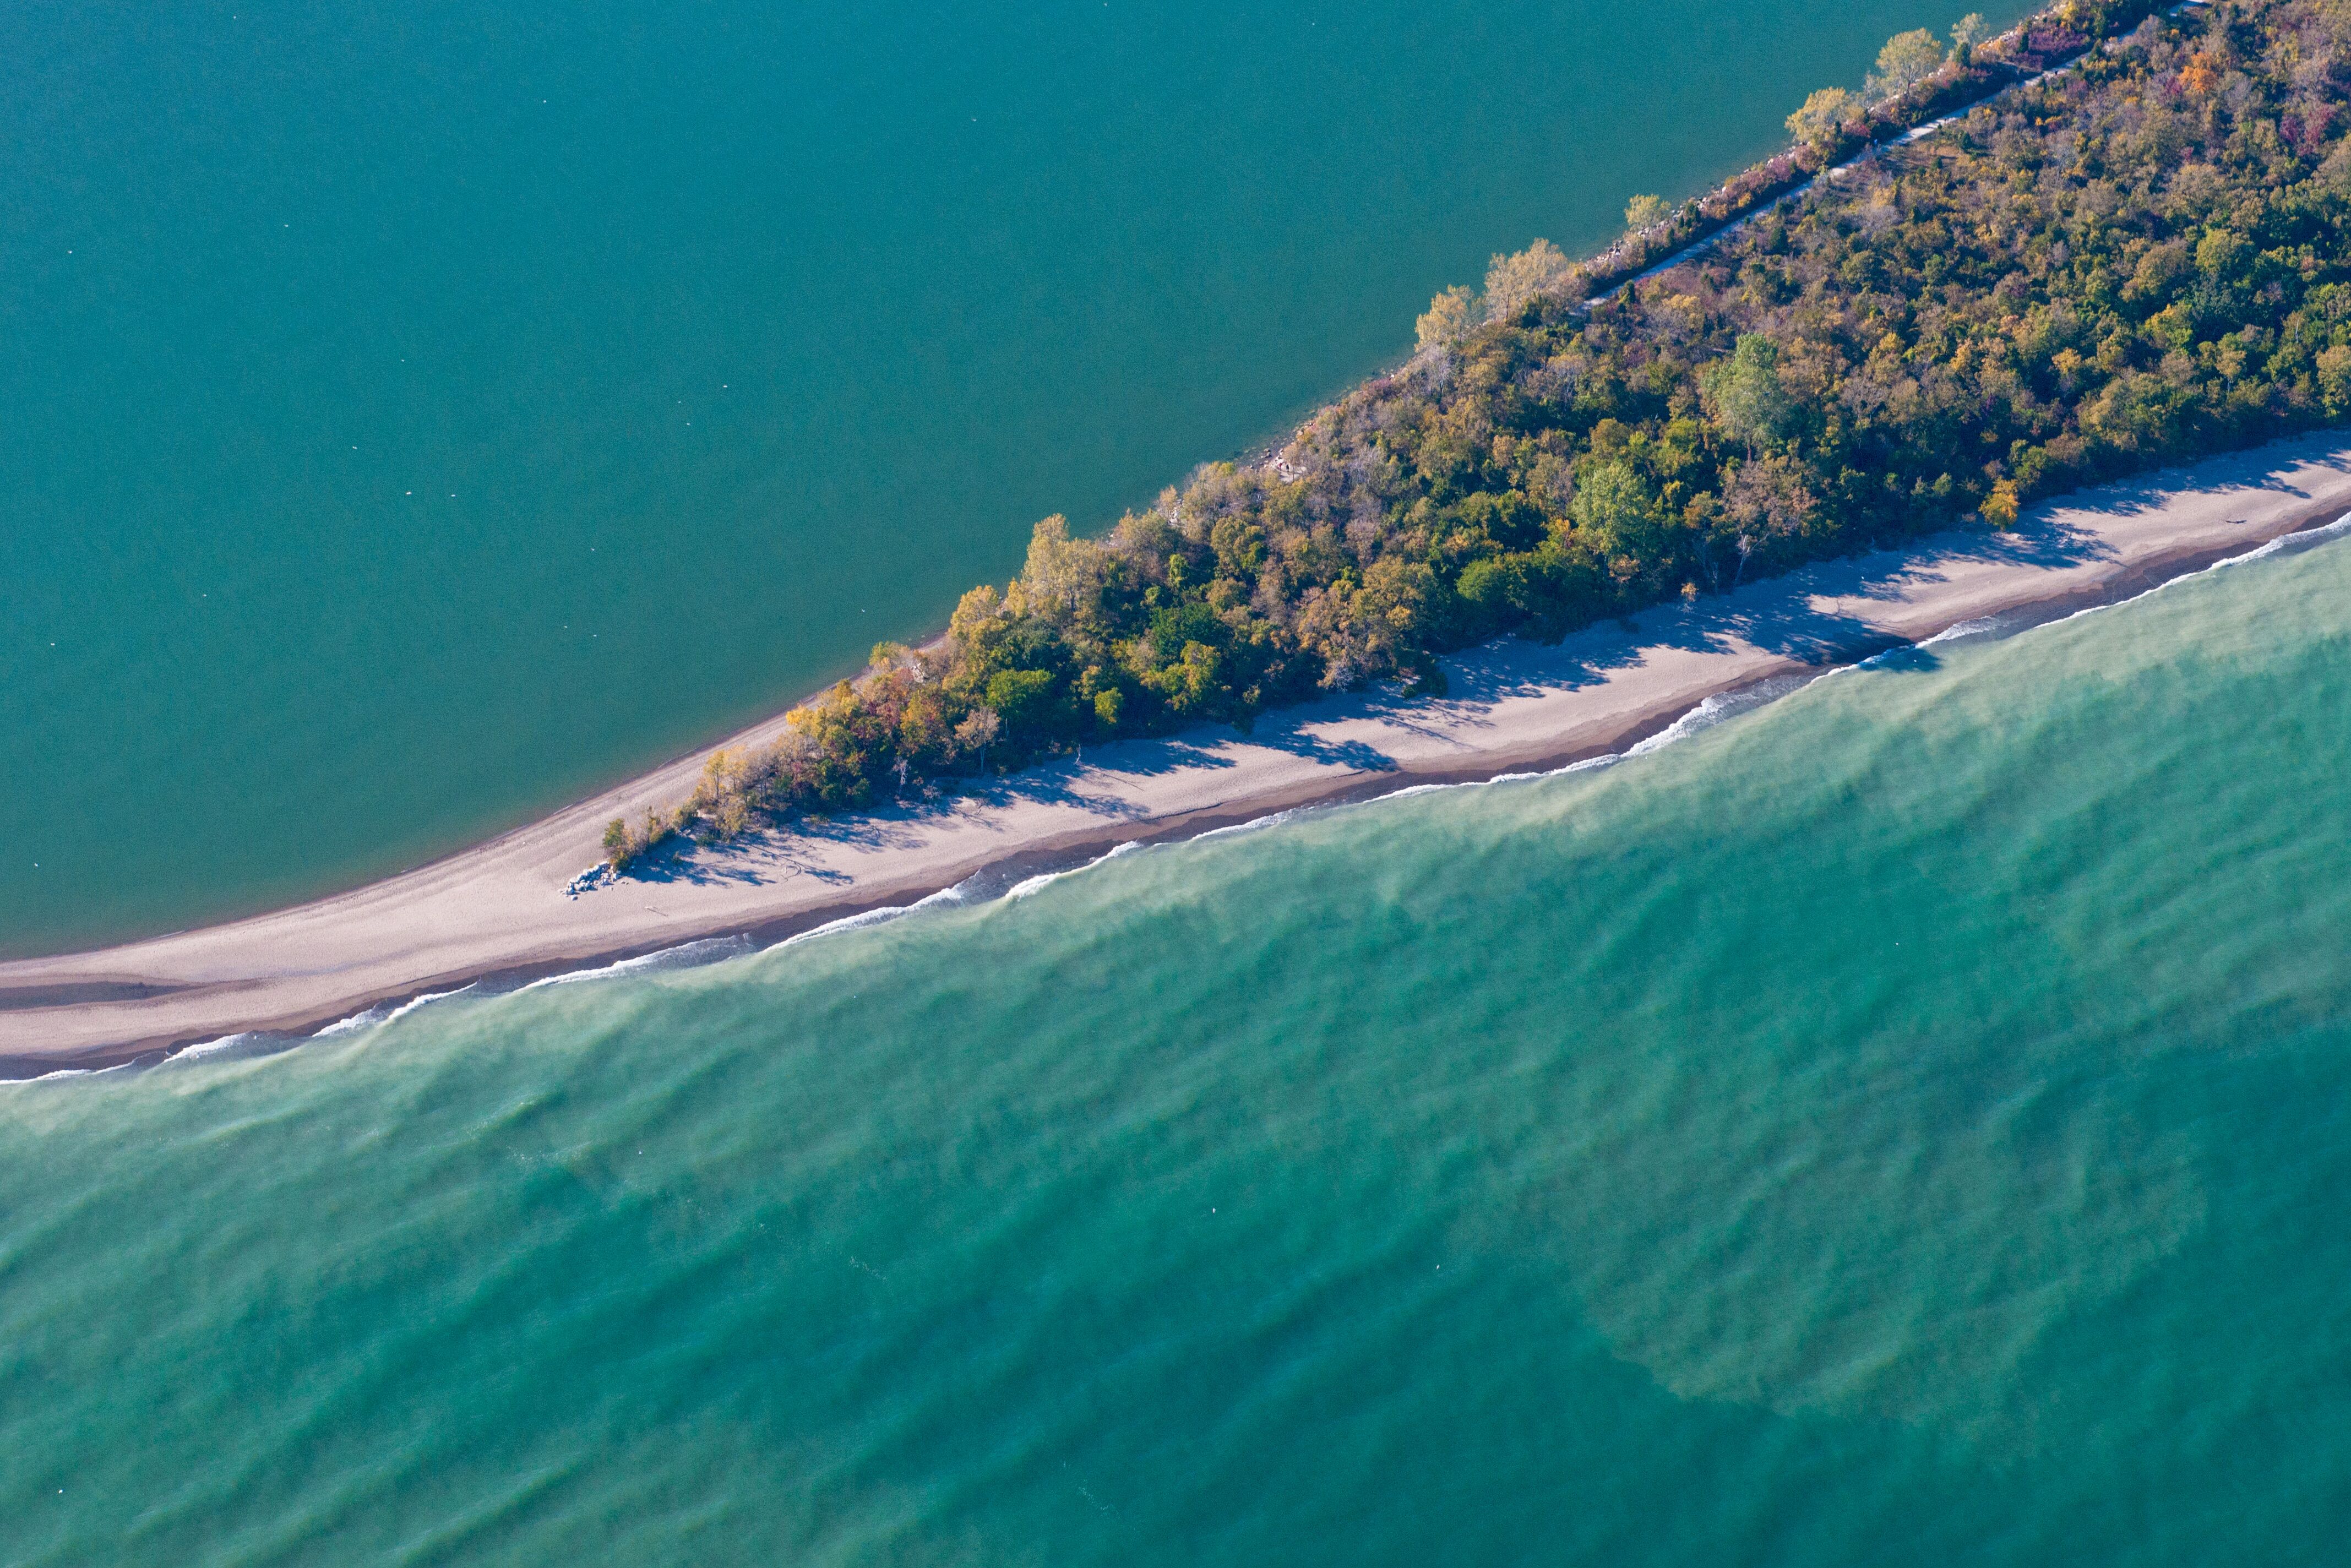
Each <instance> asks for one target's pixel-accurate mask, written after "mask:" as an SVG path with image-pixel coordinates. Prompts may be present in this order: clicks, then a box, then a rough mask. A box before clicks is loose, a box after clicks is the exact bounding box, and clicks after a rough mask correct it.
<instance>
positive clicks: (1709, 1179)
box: [0, 542, 2351, 1568]
mask: <svg viewBox="0 0 2351 1568" xmlns="http://www.w3.org/2000/svg"><path fill="white" fill-rule="evenodd" d="M2346 602H2351V543H2341V542H2338V543H2333V544H2325V545H2322V546H2319V547H2318V548H2315V549H2306V550H2304V551H2303V552H2302V553H2298V554H2280V555H2278V556H2275V557H2273V558H2271V559H2264V560H2261V561H2257V562H2253V563H2250V564H2243V565H2238V566H2233V567H2229V568H2225V569H2222V570H2219V571H2216V572H2213V573H2210V574H2208V575H2205V576H2202V577H2199V578H2193V579H2189V580H2183V581H2181V582H2179V583H2176V584H2174V585H2172V586H2170V587H2168V588H2166V589H2164V590H2162V591H2158V593H2156V594H2154V595H2151V596H2149V597H2147V598H2146V599H2143V600H2141V601H2137V602H2134V603H2131V604H2128V605H2125V606H2121V607H2117V608H2115V609H2111V610H2106V611H2102V612H2095V613H2093V614H2089V615H2085V616H2083V617H2080V618H2078V619H2075V620H2073V621H2070V622H2064V623H2062V624H2058V625H2053V626H2048V627H2043V628H2041V629H2038V630H2035V631H2032V632H2023V633H2022V634H2019V635H2017V636H2014V637H2012V638H2010V639H2008V640H2005V641H2001V640H1980V641H1974V642H1961V643H1944V644H1940V645H1937V646H1935V647H1932V648H1929V649H1928V650H1927V651H1925V652H1924V653H1913V654H1908V655H1905V656H1901V657H1897V658H1889V659H1886V660H1882V661H1879V662H1878V663H1876V664H1873V665H1870V666H1865V667H1864V668H1862V669H1859V670H1856V671H1847V672H1843V673H1840V674H1834V675H1830V676H1828V677H1826V678H1825V679H1823V680H1821V681H1819V682H1817V683H1815V684H1813V685H1810V686H1808V687H1805V688H1804V689H1802V691H1799V692H1797V693H1795V694H1794V695H1790V696H1787V697H1785V698H1784V699H1782V701H1780V702H1778V703H1777V704H1775V705H1772V706H1768V707H1764V708H1762V709H1761V710H1759V711H1756V712H1752V713H1750V714H1748V715H1745V716H1740V717H1737V718H1734V719H1731V720H1729V721H1728V722H1725V723H1722V724H1720V725H1719V726H1717V727H1713V728H1711V729H1708V730H1705V731H1703V732H1701V733H1698V734H1696V735H1695V736H1693V737H1689V738H1687V739H1683V740H1680V741H1678V742H1677V743H1675V744H1671V745H1667V746H1665V747H1661V748H1659V749H1656V750H1655V751H1652V752H1650V753H1648V754H1647V755H1645V756H1641V757H1637V758H1632V759H1629V760H1626V761H1624V762H1620V763H1618V764H1616V765H1614V766H1613V767H1608V768H1600V769H1596V770H1588V771H1584V772H1580V773H1576V774H1573V775H1568V776H1564V777H1554V778H1549V779H1534V780H1527V781H1520V782H1505V783H1500V784H1496V785H1492V786H1486V787H1472V788H1462V789H1442V790H1437V791H1434V792H1429V793H1424V794H1419V795H1415V796H1410V797H1405V798H1401V799H1396V800H1388V801H1384V802H1379V803H1374V804H1372V805H1368V806H1362V807H1354V808H1348V809H1341V810H1325V811H1322V812H1318V813H1308V814H1305V815H1303V816H1300V817H1297V818H1293V819H1291V820H1290V821H1282V822H1278V823H1275V824H1273V825H1270V826H1265V827H1260V828H1257V829H1254V830H1251V831H1243V832H1233V833H1227V834H1223V835H1219V836H1217V837H1213V838H1210V839H1207V840H1203V841H1196V842H1194V843H1191V844H1187V845H1177V846H1166V847H1161V848H1157V849H1152V850H1146V851H1142V852H1131V853H1125V854H1121V855H1119V856H1116V857H1114V858H1113V859H1111V860H1109V861H1107V862H1102V863H1101V864H1098V865H1096V866H1094V867H1092V868H1091V869H1088V870H1085V871H1082V872H1079V873H1074V874H1071V875H1068V876H1064V877H1062V878H1061V879H1059V880H1057V881H1054V882H1051V883H1048V884H1046V885H1045V886H1043V887H1042V888H1041V889H1040V890H1038V891H1035V892H1032V893H1030V894H1029V895H1027V896H1024V897H1019V898H1014V899H1009V900H998V901H994V902H977V903H972V904H960V905H959V904H955V903H953V902H941V903H937V904H932V905H930V906H928V907H925V908H924V909H921V910H919V911H917V912H915V913H914V914H911V915H906V916H904V917H903V918H901V919H899V920H897V921H896V922H894V923H893V924H887V925H879V926H870V927H866V928H862V929H858V930H852V931H845V932H837V933H833V934H830V935H825V936H817V937H814V938H811V939H807V940H803V941H800V942H798V943H795V944H793V945H790V946H785V947H783V948H780V949H778V950H773V951H769V952H767V953H764V954H758V955H755V956H746V957H740V958H736V959H732V960H729V961H726V962H721V963H717V964H715V965H711V966H708V967H699V968H695V969H690V970H684V971H673V972H651V973H637V974H633V975H622V976H615V977H603V978H591V979H585V980H580V981H576V982H573V983H569V984H562V985H547V986H541V987H539V988H534V989H532V990H529V991H526V992H521V993H517V994H513V995H508V996H505V997H499V998H487V997H475V996H465V997H459V998H451V999H448V1000H444V1001H442V1002H438V1003H434V1004H429V1005H427V1006H424V1007H423V1008H420V1009H416V1010H413V1011H411V1012H409V1013H407V1014H406V1015H404V1016H402V1017H400V1018H397V1019H393V1020H392V1021H389V1022H384V1023H378V1024H369V1025H362V1026H360V1027H356V1028H352V1029H349V1030H344V1031H342V1032H340V1033H339V1034H336V1035H334V1036H331V1037H329V1038H326V1039H321V1040H315V1041H312V1042H310V1043H308V1044H303V1045H300V1046H298V1047H296V1048H294V1049H292V1050H290V1051H281V1052H279V1053H277V1054H271V1055H246V1054H243V1053H244V1052H245V1051H247V1050H249V1049H251V1048H250V1047H248V1046H240V1045H237V1044H234V1043H232V1044H231V1045H228V1046H226V1047H224V1048H222V1049H219V1050H217V1051H214V1052H212V1053H211V1054H209V1055H198V1056H194V1057H191V1058H183V1059H181V1060H179V1061H175V1062H172V1063H169V1064H166V1065H165V1066H162V1067H160V1068H157V1069H154V1070H152V1071H143V1072H142V1071H116V1072H110V1073H104V1074H98V1075H89V1076H79V1077H60V1078H54V1079H50V1080H46V1081H43V1082H35V1083H29V1084H14V1085H6V1086H0V1169H5V1170H6V1171H7V1172H8V1173H9V1176H8V1201H7V1203H6V1204H5V1207H0V1518H5V1520H6V1521H8V1522H7V1528H6V1529H5V1531H0V1563H5V1564H9V1565H10V1568H16V1565H20V1564H22V1565H30V1564H43V1565H47V1564H60V1565H62V1564H78V1563H90V1562H100V1561H106V1562H140V1563H179V1564H189V1565H192V1568H193V1565H200V1564H228V1563H236V1564H267V1563H305V1564H318V1563H368V1564H378V1563H500V1564H535V1563H581V1562H613V1563H671V1562H693V1563H705V1564H726V1563H785V1562H789V1563H810V1564H823V1563H909V1564H915V1563H986V1564H994V1563H1054V1564H1085V1563H1112V1564H1117V1565H1119V1568H1149V1565H1155V1564H1159V1563H1168V1564H1185V1565H1186V1568H1189V1565H1192V1564H1198V1563H1285V1564H1287V1563H1347V1564H1372V1565H1384V1564H1396V1565H1398V1568H1404V1565H1420V1564H1426V1563H1463V1564H1477V1565H1479V1568H1489V1565H1491V1564H1496V1563H1619V1564H1648V1563H1656V1564H1684V1563H1759V1564H1772V1563H1785V1564H1789V1565H1791V1568H1837V1565H1842V1564H1855V1565H1869V1568H1877V1565H1881V1564H1885V1563H1911V1562H1918V1563H1952V1562H1968V1563H1999V1564H2010V1563H2013V1564H2018V1565H2032V1568H2039V1565H2042V1564H2046V1563H2055V1562H2063V1563H2075V1564H2085V1565H2101V1564H2116V1565H2121V1564H2130V1565H2133V1568H2146V1565H2148V1564H2174V1563H2177V1564H2183V1565H2185V1564H2195V1565H2198V1568H2209V1565H2212V1564H2227V1563H2259V1564H2263V1565H2273V1564H2294V1563H2332V1562H2335V1561H2339V1554H2340V1534H2341V1521H2343V1519H2344V1518H2345V1517H2346V1511H2351V1307H2346V1298H2345V1294H2344V1291H2343V1281H2344V1279H2345V1277H2346V1271H2351V1232H2346V1228H2345V1226H2344V1225H2343V1223H2342V1196H2343V1193H2344V1192H2345V1191H2346V1187H2351V1119H2346V1114H2345V1110H2344V1108H2345V1106H2346V1105H2351V968H2346V965H2345V964H2344V962H2343V934H2344V932H2345V931H2346V929H2351V789H2346V783H2345V780H2346V779H2351V730H2347V729H2346V725H2345V722H2344V715H2345V714H2346V712H2351V631H2347V630H2346V622H2345V619H2344V615H2343V606H2344V604H2345V603H2346Z"/></svg>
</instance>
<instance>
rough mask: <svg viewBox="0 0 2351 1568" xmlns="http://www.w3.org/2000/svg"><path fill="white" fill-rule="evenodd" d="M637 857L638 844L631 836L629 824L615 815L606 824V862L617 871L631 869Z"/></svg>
mask: <svg viewBox="0 0 2351 1568" xmlns="http://www.w3.org/2000/svg"><path fill="white" fill-rule="evenodd" d="M636 858H637V846H636V843H635V841H632V839H631V838H630V837H629V824H628V823H626V822H624V821H622V820H621V819H620V818H618V817H615V818H613V819H612V820H611V821H609V822H607V823H605V824H604V863H605V864H606V865H608V866H611V868H612V869H613V870H614V871H615V872H623V871H626V870H628V869H629V862H631V861H632V860H634V859H636Z"/></svg>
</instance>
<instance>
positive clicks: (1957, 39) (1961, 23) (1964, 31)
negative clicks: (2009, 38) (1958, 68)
mask: <svg viewBox="0 0 2351 1568" xmlns="http://www.w3.org/2000/svg"><path fill="white" fill-rule="evenodd" d="M1988 37H1991V23H1989V22H1987V21H1985V20H1984V19H1983V13H1981V12H1980V11H1970V12H1969V13H1968V14H1967V15H1966V16H1962V17H1960V18H1959V20H1958V21H1956V22H1954V23H1952V24H1951V58H1952V60H1953V61H1954V62H1956V63H1957V64H1959V65H1966V64H1967V63H1968V62H1969V61H1970V60H1971V59H1973V58H1974V57H1975V53H1976V46H1977V45H1978V44H1980V43H1982V42H1983V41H1984V40H1985V39H1986V38H1988Z"/></svg>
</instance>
